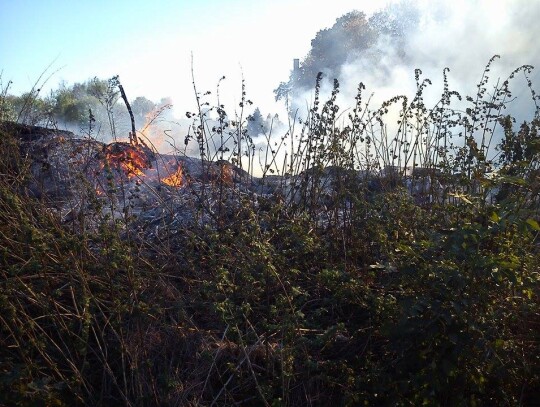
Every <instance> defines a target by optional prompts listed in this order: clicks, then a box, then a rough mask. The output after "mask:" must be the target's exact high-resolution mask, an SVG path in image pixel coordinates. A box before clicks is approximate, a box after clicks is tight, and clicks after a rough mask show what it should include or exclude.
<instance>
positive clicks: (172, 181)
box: [161, 165, 184, 187]
mask: <svg viewBox="0 0 540 407" xmlns="http://www.w3.org/2000/svg"><path fill="white" fill-rule="evenodd" d="M161 182H163V183H164V184H165V185H169V186H171V187H181V186H182V185H183V184H184V171H183V170H182V166H181V165H179V166H178V168H177V169H176V171H175V172H174V173H172V174H171V175H169V176H168V177H165V178H163V179H162V180H161Z"/></svg>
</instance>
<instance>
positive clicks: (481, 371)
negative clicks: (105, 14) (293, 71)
mask: <svg viewBox="0 0 540 407" xmlns="http://www.w3.org/2000/svg"><path fill="white" fill-rule="evenodd" d="M492 62H493V60H492V61H490V64H488V67H487V68H486V71H485V72H484V74H483V76H482V80H481V82H480V84H479V86H478V93H477V95H475V96H474V97H467V98H464V100H462V101H461V102H459V100H461V96H460V95H459V94H457V92H453V91H451V90H450V89H449V86H448V81H447V78H446V74H447V70H445V71H444V90H443V96H442V98H441V100H440V101H439V102H438V103H437V104H436V105H435V106H434V107H433V108H428V107H427V106H426V105H425V104H424V100H423V92H424V89H425V88H426V87H427V86H428V85H429V81H428V80H427V79H424V80H421V72H420V71H416V81H417V93H416V95H415V96H414V97H413V98H412V99H411V100H409V99H408V98H407V97H405V96H397V97H395V98H393V99H392V100H390V101H388V102H386V103H384V104H383V105H382V106H381V107H379V108H376V109H371V107H370V106H369V101H368V102H365V101H364V99H363V96H362V90H363V85H362V84H360V86H359V88H358V90H359V93H358V96H357V99H356V106H355V108H354V109H353V110H352V111H351V112H350V113H349V115H348V121H343V118H342V116H340V115H339V107H338V106H337V105H336V96H337V94H338V92H339V83H338V82H337V81H336V82H335V86H334V90H333V92H332V94H331V95H330V97H329V99H328V100H327V101H326V102H324V103H322V102H321V101H320V100H319V88H320V80H321V78H320V77H318V78H317V82H316V92H315V101H314V104H313V106H312V108H311V109H310V111H309V114H308V117H307V118H306V119H305V120H303V121H302V123H295V125H297V127H296V132H295V127H294V126H291V128H290V129H289V132H288V133H287V134H285V135H284V136H283V137H280V138H278V139H277V141H276V139H275V137H274V136H273V135H272V134H267V135H265V137H266V139H267V142H268V143H267V144H268V145H267V147H266V150H265V151H262V152H257V151H256V149H255V147H254V142H253V138H252V135H250V134H248V133H247V131H246V115H245V114H244V113H243V112H244V111H243V109H244V107H245V106H247V105H248V104H249V103H248V102H249V101H248V100H246V99H245V90H244V88H242V99H241V103H240V106H239V108H240V109H239V110H238V111H237V112H236V114H235V117H234V118H233V119H231V118H229V116H227V114H226V112H225V108H224V106H223V105H221V104H219V100H218V103H217V106H216V107H210V105H209V104H207V102H205V100H204V97H206V96H207V95H200V94H199V93H197V89H195V92H196V95H197V106H198V108H197V109H196V111H195V112H194V113H189V114H188V115H189V117H191V118H192V119H193V120H194V122H193V126H192V128H191V129H192V130H191V132H190V134H188V136H187V140H186V144H187V143H189V142H190V140H194V141H195V142H196V143H197V145H198V146H199V152H200V158H201V165H202V166H203V170H204V171H206V172H207V175H208V177H204V178H203V179H202V187H201V188H200V189H197V190H196V191H195V189H194V194H195V195H196V199H197V200H198V201H197V202H198V203H199V204H200V205H199V206H200V208H199V211H200V213H202V214H203V215H204V214H207V215H208V216H207V218H206V219H208V221H205V222H200V223H194V224H191V225H190V226H186V227H183V228H181V229H178V228H177V227H175V226H171V224H163V225H161V226H162V230H163V231H164V232H163V233H162V234H161V235H160V237H159V239H158V240H155V241H152V240H147V239H145V238H143V236H142V235H141V234H138V233H137V231H136V229H131V228H130V225H132V222H134V220H133V219H132V218H131V217H128V216H127V215H126V216H125V217H124V218H120V219H115V220H114V219H113V218H111V216H109V215H107V211H106V210H105V211H104V210H103V208H102V207H97V206H96V207H93V208H94V209H93V212H92V211H91V210H88V211H87V212H84V211H83V212H81V213H80V214H79V215H78V222H79V223H80V224H83V223H84V222H83V220H84V218H87V223H88V224H90V223H91V224H92V225H93V227H88V228H75V227H70V225H66V224H64V223H63V222H62V220H61V219H60V218H59V216H58V214H57V212H55V211H53V210H51V207H50V203H49V202H48V201H47V200H46V199H43V198H41V199H38V198H36V197H34V196H31V194H30V193H29V191H28V189H27V188H26V186H27V185H28V183H29V180H31V178H32V176H33V173H32V171H31V168H32V162H31V157H28V156H26V155H24V154H21V148H20V145H21V140H20V138H18V136H17V134H15V133H16V132H13V131H9V130H6V129H8V127H2V129H3V130H2V133H1V134H0V149H1V150H0V151H1V154H2V159H1V160H0V173H1V174H2V177H1V178H0V236H1V237H0V239H1V240H0V241H1V243H2V244H1V251H2V254H1V257H0V270H1V271H0V276H1V279H0V309H1V312H0V321H1V325H0V404H5V405H21V406H22V405H28V406H30V405H32V406H34V405H58V406H62V405H66V406H68V405H119V404H124V405H133V406H139V405H140V406H142V405H193V406H195V405H257V406H258V405H266V406H304V405H331V404H336V405H361V404H363V405H404V406H405V405H534V403H535V402H537V395H538V393H539V391H540V348H539V340H540V338H539V332H540V325H539V321H540V302H539V294H540V292H539V285H538V283H539V274H538V273H539V266H538V265H539V264H540V261H539V260H540V258H539V245H538V233H539V232H540V226H539V224H538V221H539V212H538V209H539V207H538V191H539V187H540V184H539V183H538V165H539V161H538V159H539V153H540V142H539V140H540V138H539V136H538V126H539V124H540V123H539V121H538V113H539V111H538V109H536V111H535V113H534V117H532V118H531V120H530V121H529V122H527V123H524V124H523V125H521V126H520V127H519V128H517V129H516V128H515V123H514V122H513V119H512V118H511V117H510V116H506V115H504V114H503V112H504V107H505V106H506V105H507V104H508V103H509V101H510V90H509V87H510V84H511V82H512V81H513V80H516V77H517V76H518V75H521V74H524V75H525V78H528V74H529V73H530V70H531V69H532V68H531V67H528V66H525V67H521V68H518V69H516V71H514V72H513V73H511V75H510V76H509V78H508V80H506V81H503V82H502V84H501V85H500V86H499V85H497V86H495V87H494V88H493V89H489V90H488V83H490V82H489V77H488V73H489V67H490V66H491V64H492ZM527 80H528V79H527ZM529 87H530V89H531V91H532V86H531V84H530V82H529ZM3 94H4V93H2V95H3ZM452 100H456V101H458V103H463V105H459V106H460V108H459V109H458V108H454V107H452V106H453V105H452V103H454V102H452ZM532 100H533V102H534V103H535V106H537V105H536V103H537V102H538V97H537V96H536V94H535V93H534V91H532ZM462 106H465V107H464V108H461V107H462ZM392 109H394V110H395V111H396V112H397V113H398V115H399V119H398V122H397V125H396V126H395V128H396V133H395V134H394V135H389V134H387V133H385V131H388V126H387V125H386V124H387V122H386V121H385V120H387V119H388V117H390V116H389V111H390V112H391V111H392ZM214 113H215V114H216V115H215V116H212V114H214ZM338 123H340V124H339V125H338ZM298 128H300V129H299V130H298ZM499 140H500V141H499ZM180 153H181V152H180V151H179V154H180ZM259 157H263V158H262V159H261V158H259ZM216 160H220V161H219V162H224V161H225V160H228V161H229V162H232V163H234V164H236V165H237V166H238V167H239V168H243V169H245V170H246V171H245V172H237V173H235V175H234V177H235V178H238V179H242V181H243V182H248V181H249V182H252V183H254V184H255V185H256V192H257V193H251V194H246V193H244V192H243V191H241V190H240V189H239V188H238V187H237V186H236V185H238V184H234V183H231V182H230V181H231V180H230V179H228V178H227V177H226V176H224V174H223V171H225V166H223V165H222V166H220V167H219V171H221V172H222V173H221V174H219V176H218V177H217V180H218V182H210V181H209V180H210V179H212V177H210V171H211V169H212V168H214V167H212V162H213V161H216ZM257 161H260V163H261V171H262V174H263V176H262V178H257V177H255V176H254V171H255V170H254V169H255V167H256V165H257ZM276 175H279V176H277V177H276ZM214 178H215V177H214ZM111 182H112V181H111ZM270 187H271V188H272V191H273V193H272V194H269V193H268V194H267V193H265V192H264V191H266V190H267V189H268V188H270ZM212 199H214V200H216V199H217V201H216V202H217V204H215V202H214V204H212V205H210V204H208V202H209V201H210V200H212ZM124 205H127V204H126V203H125V202H124ZM125 213H126V214H127V213H128V211H125ZM201 216H202V215H201Z"/></svg>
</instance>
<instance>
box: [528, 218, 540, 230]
mask: <svg viewBox="0 0 540 407" xmlns="http://www.w3.org/2000/svg"><path fill="white" fill-rule="evenodd" d="M525 222H527V224H528V225H529V226H530V227H531V228H532V229H533V230H540V225H539V224H538V222H537V221H535V220H534V219H531V218H529V219H527V220H526V221H525Z"/></svg>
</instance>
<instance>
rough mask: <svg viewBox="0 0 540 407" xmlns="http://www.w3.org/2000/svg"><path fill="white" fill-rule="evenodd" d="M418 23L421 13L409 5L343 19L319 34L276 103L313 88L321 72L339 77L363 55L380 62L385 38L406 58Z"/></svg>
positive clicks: (282, 86) (352, 14)
mask: <svg viewBox="0 0 540 407" xmlns="http://www.w3.org/2000/svg"><path fill="white" fill-rule="evenodd" d="M417 22H418V11H417V10H416V8H414V6H412V5H410V4H408V3H399V4H395V5H391V6H388V7H387V8H385V9H384V10H382V11H379V12H377V13H375V14H373V15H372V16H371V17H370V18H369V19H368V18H367V16H366V14H365V13H363V12H361V11H351V12H349V13H347V14H345V15H343V16H341V17H339V18H338V19H337V20H336V22H335V23H334V25H333V26H332V27H331V28H325V29H322V30H320V31H319V32H317V34H316V35H315V38H313V40H311V49H310V51H309V52H308V54H307V55H306V56H305V58H304V59H303V60H302V63H301V65H300V69H298V70H295V71H293V72H291V74H290V76H289V81H288V82H282V83H281V84H280V85H279V87H278V88H277V89H275V90H274V93H275V95H276V100H279V99H281V98H283V97H285V96H286V95H288V94H289V92H291V91H293V92H294V91H299V90H302V89H310V88H312V87H313V85H314V84H315V78H316V77H317V74H318V73H319V72H322V73H323V74H324V75H326V76H327V77H329V78H330V79H333V78H339V75H340V71H341V67H342V66H343V65H344V64H345V63H347V62H352V61H354V60H356V59H357V58H359V57H361V56H369V57H370V58H372V59H373V60H374V62H376V60H377V57H378V55H377V54H378V50H377V47H376V46H377V44H378V42H379V41H380V40H381V39H382V38H383V37H386V38H388V39H389V40H390V41H391V43H392V45H393V46H394V47H396V48H397V49H398V52H400V53H401V54H402V55H403V56H404V47H403V45H404V43H405V37H406V35H407V33H408V31H409V30H410V29H411V28H412V27H414V26H416V24H417Z"/></svg>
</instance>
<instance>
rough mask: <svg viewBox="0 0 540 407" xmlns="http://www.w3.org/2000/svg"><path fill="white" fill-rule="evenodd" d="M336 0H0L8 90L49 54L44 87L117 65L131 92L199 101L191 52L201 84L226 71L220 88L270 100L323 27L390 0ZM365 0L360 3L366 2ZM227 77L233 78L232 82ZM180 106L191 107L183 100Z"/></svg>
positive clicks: (109, 71)
mask: <svg viewBox="0 0 540 407" xmlns="http://www.w3.org/2000/svg"><path fill="white" fill-rule="evenodd" d="M367 3H371V5H370V4H367V5H365V7H364V6H362V2H361V1H351V0H334V1H332V2H327V1H324V2H323V1H321V2H317V1H308V0H297V1H291V0H259V1H253V0H251V1H250V0H222V1H218V0H205V1H197V0H191V1H188V0H181V1H172V0H147V1H140V0H129V1H128V0H115V1H110V0H109V1H106V0H92V1H90V0H77V1H73V0H71V1H68V0H0V41H1V42H0V70H2V71H3V76H2V80H3V82H4V83H5V82H7V81H8V80H12V81H13V84H12V86H11V90H12V91H13V93H20V92H24V91H27V90H29V89H30V88H31V87H32V85H33V83H34V82H35V81H36V80H37V78H38V77H39V75H40V74H41V73H42V72H43V71H44V70H45V68H47V66H48V65H49V64H51V63H52V67H51V69H50V70H49V72H51V73H52V72H56V71H57V70H58V72H56V73H54V75H53V76H52V78H51V79H50V80H49V82H48V86H46V87H45V88H50V87H52V88H55V87H56V86H57V85H58V83H59V81H60V80H65V81H67V82H68V83H74V82H82V81H85V80H87V79H89V78H91V77H94V76H98V77H100V78H103V79H106V78H109V77H111V76H113V75H116V74H118V75H120V80H121V81H122V83H123V84H124V87H125V89H126V91H127V92H128V96H129V97H130V98H135V97H136V96H141V95H144V96H147V97H148V98H150V99H152V100H159V99H160V98H161V97H167V96H170V97H172V98H173V100H174V101H175V102H176V104H183V105H188V104H189V105H192V101H193V96H192V95H193V92H192V90H191V73H190V65H191V53H192V52H193V55H194V66H195V75H196V78H197V83H198V85H199V87H200V88H201V90H206V89H212V90H213V89H214V88H215V84H216V83H217V80H218V79H219V78H220V77H221V76H222V75H226V76H227V77H228V79H227V81H226V82H225V83H224V85H223V86H224V91H223V94H226V93H234V94H235V95H237V96H239V87H240V77H241V75H242V73H243V75H244V77H245V78H246V83H247V87H248V93H249V95H248V96H249V97H251V98H252V99H257V98H260V99H263V100H260V103H261V104H269V103H271V100H272V98H273V94H272V89H274V88H275V87H277V85H278V84H279V82H280V81H282V80H287V78H288V74H289V71H290V69H291V67H292V60H293V58H302V57H303V56H305V54H306V53H307V51H308V50H309V46H310V40H311V39H312V38H313V36H314V35H315V33H316V32H317V31H318V30H319V29H322V28H325V27H327V26H331V25H332V24H333V23H334V22H335V19H336V18H338V17H339V16H341V15H343V14H345V13H346V12H348V11H351V10H353V9H355V8H360V9H365V10H366V11H370V12H372V11H374V10H375V9H376V8H379V7H381V6H383V5H384V3H383V2H375V3H376V4H374V2H367ZM359 6H360V7H359ZM227 87H230V88H229V89H227ZM180 109H181V110H185V109H187V106H186V107H181V108H180Z"/></svg>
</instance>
